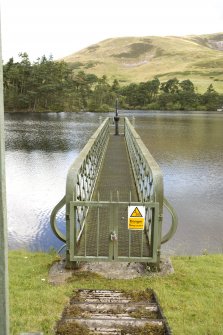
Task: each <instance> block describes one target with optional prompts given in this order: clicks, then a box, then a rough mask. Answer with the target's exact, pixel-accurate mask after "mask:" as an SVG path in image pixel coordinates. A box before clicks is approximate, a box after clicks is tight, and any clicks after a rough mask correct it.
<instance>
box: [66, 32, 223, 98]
mask: <svg viewBox="0 0 223 335" xmlns="http://www.w3.org/2000/svg"><path fill="white" fill-rule="evenodd" d="M63 60H64V61H65V62H68V63H70V64H71V66H72V68H73V69H74V70H75V71H80V70H83V71H85V72H87V73H94V74H96V75H97V76H99V77H100V76H102V75H104V74H105V75H107V77H108V78H109V80H111V81H112V80H113V79H115V78H116V79H118V80H119V81H120V83H121V84H129V83H130V82H141V81H148V80H151V79H153V78H154V77H155V76H157V77H158V78H159V79H160V81H161V82H163V81H166V80H168V79H170V78H173V77H177V78H178V79H179V80H184V79H190V80H191V81H193V83H194V84H195V86H196V87H197V88H198V91H199V92H201V93H202V92H204V91H205V90H206V89H207V87H208V86H209V85H210V84H213V85H214V88H215V89H216V90H217V91H218V92H219V93H220V92H221V93H222V92H223V33H217V34H212V35H193V36H184V37H179V36H166V37H158V36H149V37H122V38H110V39H107V40H104V41H101V42H99V43H97V44H94V45H91V46H89V47H88V48H85V49H83V50H81V51H79V52H76V53H74V54H72V55H70V56H66V57H64V58H63Z"/></svg>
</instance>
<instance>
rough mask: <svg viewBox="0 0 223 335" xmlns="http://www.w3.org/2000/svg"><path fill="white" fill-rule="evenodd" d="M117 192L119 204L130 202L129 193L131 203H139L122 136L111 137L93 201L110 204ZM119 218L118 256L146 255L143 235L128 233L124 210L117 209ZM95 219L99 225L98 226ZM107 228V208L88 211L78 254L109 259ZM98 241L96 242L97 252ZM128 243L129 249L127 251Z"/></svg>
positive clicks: (145, 241) (140, 233) (145, 242)
mask: <svg viewBox="0 0 223 335" xmlns="http://www.w3.org/2000/svg"><path fill="white" fill-rule="evenodd" d="M117 191H118V193H119V201H129V199H130V192H131V200H132V201H138V200H139V199H138V195H137V190H136V186H135V182H134V177H133V173H132V169H131V163H130V160H129V156H128V152H127V147H126V144H125V137H124V135H119V136H115V135H110V138H109V143H108V148H107V151H106V154H105V158H104V162H103V165H102V168H101V171H100V173H99V177H98V180H97V183H96V187H95V191H94V193H93V199H92V200H98V194H99V197H100V201H101V200H102V201H103V200H104V201H110V200H111V194H112V200H113V201H117V200H118V199H117ZM118 216H119V220H118V221H119V225H118V232H116V233H117V235H118V241H117V243H118V256H122V257H129V256H130V255H131V257H133V256H134V257H140V256H149V245H148V241H147V239H146V236H145V234H144V233H143V232H142V231H131V232H130V231H129V230H128V223H127V222H128V213H127V207H126V208H123V207H120V208H119V212H118ZM98 220H99V224H98V225H97V222H98ZM110 229H111V228H109V213H108V210H107V209H106V208H100V212H99V209H98V208H91V209H89V212H88V215H87V221H86V225H85V231H84V232H83V234H82V236H83V237H82V238H81V240H80V244H79V248H78V255H79V256H84V255H85V256H95V255H96V253H97V254H98V256H108V254H109V247H108V245H109V243H108V242H109V239H110V234H111V231H110ZM97 232H98V236H97ZM97 242H99V245H98V250H97ZM130 244H131V250H129V245H130Z"/></svg>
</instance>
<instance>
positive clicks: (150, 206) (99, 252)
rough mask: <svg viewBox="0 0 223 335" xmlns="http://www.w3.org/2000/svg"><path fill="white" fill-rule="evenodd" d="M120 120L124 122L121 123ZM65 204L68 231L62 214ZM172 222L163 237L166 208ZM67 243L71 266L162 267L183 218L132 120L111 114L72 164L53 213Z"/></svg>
mask: <svg viewBox="0 0 223 335" xmlns="http://www.w3.org/2000/svg"><path fill="white" fill-rule="evenodd" d="M118 121H119V126H118ZM64 206H65V208H66V209H65V220H64V221H65V222H66V233H65V234H64V233H62V231H61V230H60V229H59V224H58V221H60V220H59V219H58V216H59V215H58V213H59V212H60V210H61V209H62V207H64ZM164 206H165V207H166V208H167V210H168V211H169V213H170V215H171V218H172V222H171V224H170V228H169V231H168V233H167V234H165V236H163V235H162V225H163V208H164ZM50 221H51V227H52V230H53V231H54V233H55V235H56V236H57V237H58V238H59V239H60V240H62V241H63V242H65V243H66V265H67V267H75V266H77V265H78V264H79V262H83V261H86V262H89V261H119V262H146V263H149V264H153V265H154V266H156V267H159V263H160V252H161V244H162V243H165V242H167V241H168V240H169V239H170V238H171V237H172V236H173V235H174V233H175V231H176V227H177V216H176V213H175V211H174V209H173V207H172V206H171V205H170V203H169V202H168V201H167V199H166V198H164V194H163V176H162V172H161V170H160V168H159V166H158V164H157V163H156V161H155V160H154V158H153V157H152V156H151V154H150V152H149V150H148V149H147V148H146V146H145V145H144V143H143V142H142V140H141V138H140V136H139V135H138V133H137V132H136V131H135V129H134V126H133V125H132V124H131V123H130V121H129V119H128V118H121V119H120V120H119V117H116V118H115V125H114V120H112V119H109V118H106V119H105V120H104V121H103V123H101V125H100V126H99V128H98V129H97V131H96V132H95V133H94V134H93V136H91V138H90V139H89V141H88V143H87V144H86V145H85V147H84V148H83V150H82V151H81V152H80V154H79V156H78V158H77V159H76V160H75V161H74V162H73V164H72V165H71V167H70V169H69V171H68V174H67V181H66V194H65V196H64V197H63V198H62V199H61V201H60V202H59V203H58V204H57V205H56V206H55V208H54V209H53V211H52V213H51V219H50Z"/></svg>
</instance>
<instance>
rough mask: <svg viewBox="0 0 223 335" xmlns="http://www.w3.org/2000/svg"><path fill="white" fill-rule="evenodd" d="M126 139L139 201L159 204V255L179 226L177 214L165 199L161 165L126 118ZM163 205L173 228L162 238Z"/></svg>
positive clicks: (149, 220)
mask: <svg viewBox="0 0 223 335" xmlns="http://www.w3.org/2000/svg"><path fill="white" fill-rule="evenodd" d="M125 138H126V143H127V147H128V150H129V157H130V160H131V164H132V168H133V173H134V177H135V181H136V186H137V191H138V195H139V199H140V200H141V201H142V202H145V201H155V202H158V203H159V227H158V236H157V239H158V241H157V245H158V254H160V248H161V244H162V243H166V242H167V241H169V240H170V238H171V237H172V236H173V235H174V233H175V232H176V229H177V224H178V218H177V214H176V212H175V210H174V208H173V207H172V206H171V204H170V203H169V201H168V200H167V199H166V198H164V192H163V175H162V171H161V169H160V167H159V165H158V164H157V163H156V161H155V160H154V158H153V157H152V155H151V154H150V152H149V150H148V149H147V147H146V146H145V144H144V143H143V142H142V140H141V138H140V136H139V135H138V133H137V132H136V131H135V129H134V127H133V126H132V125H131V123H130V121H129V120H128V119H127V118H125ZM163 205H164V206H165V207H166V208H167V210H168V211H169V212H170V214H171V217H172V224H171V227H170V229H169V231H168V233H167V234H166V235H165V236H164V237H162V223H163ZM149 215H150V213H149V212H146V222H147V225H149V224H150V222H151V218H149ZM147 229H148V232H149V231H150V229H149V227H148V226H147ZM148 237H149V236H148Z"/></svg>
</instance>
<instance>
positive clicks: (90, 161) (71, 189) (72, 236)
mask: <svg viewBox="0 0 223 335" xmlns="http://www.w3.org/2000/svg"><path fill="white" fill-rule="evenodd" d="M108 139H109V118H106V119H105V121H104V122H103V123H102V124H101V125H100V126H99V128H98V129H97V131H96V132H95V133H94V134H93V135H92V136H91V138H90V139H89V141H88V142H87V144H86V145H85V147H84V148H83V150H82V151H81V152H80V154H79V156H78V158H77V159H76V160H75V161H74V163H73V164H72V165H71V167H70V169H69V171H68V174H67V181H66V195H65V196H64V197H63V198H62V199H61V200H60V202H59V203H58V204H57V205H56V207H55V208H54V209H53V211H52V213H51V217H50V222H51V227H52V229H53V231H54V233H55V235H56V236H57V237H58V238H59V239H60V240H62V241H64V242H66V244H67V255H68V256H67V257H68V258H69V253H70V249H72V250H76V249H77V243H78V241H79V239H80V236H81V233H82V231H83V228H84V223H85V218H86V215H87V211H88V209H87V208H86V207H79V208H78V211H77V212H76V213H75V217H74V218H72V222H76V224H75V225H74V224H70V202H71V201H73V200H80V201H88V200H90V199H91V197H92V194H93V191H94V187H95V183H96V180H97V177H98V172H99V170H100V166H101V164H102V161H103V157H104V154H105V152H106V148H107V144H108ZM64 205H66V236H65V235H64V234H62V232H61V231H60V230H59V229H58V227H57V220H56V215H57V213H58V211H59V210H60V209H61V208H62V207H63V206H64Z"/></svg>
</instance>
